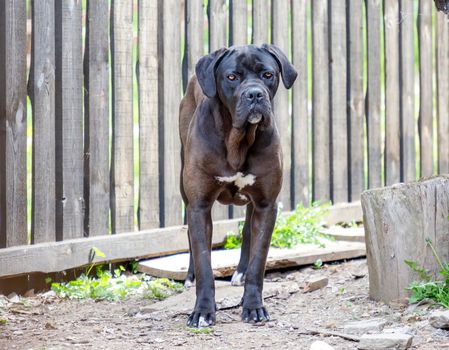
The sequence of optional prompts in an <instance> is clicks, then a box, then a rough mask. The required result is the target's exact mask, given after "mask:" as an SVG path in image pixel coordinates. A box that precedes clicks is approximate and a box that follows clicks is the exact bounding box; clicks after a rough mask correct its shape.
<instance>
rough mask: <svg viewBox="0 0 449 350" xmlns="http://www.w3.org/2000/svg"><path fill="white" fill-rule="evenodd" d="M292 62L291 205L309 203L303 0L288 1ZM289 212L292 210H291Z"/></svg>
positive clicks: (305, 9) (306, 48) (305, 48)
mask: <svg viewBox="0 0 449 350" xmlns="http://www.w3.org/2000/svg"><path fill="white" fill-rule="evenodd" d="M291 11H292V61H293V65H294V66H295V67H296V69H298V71H299V75H298V78H297V79H296V82H295V84H294V85H293V92H292V96H293V101H292V102H293V105H292V138H293V145H292V147H293V159H292V162H293V184H292V192H293V204H294V205H297V204H298V203H303V205H304V206H308V205H309V203H310V191H309V164H310V162H309V111H308V72H307V67H308V65H307V52H308V45H307V0H298V1H293V2H292V10H291ZM292 209H293V208H292Z"/></svg>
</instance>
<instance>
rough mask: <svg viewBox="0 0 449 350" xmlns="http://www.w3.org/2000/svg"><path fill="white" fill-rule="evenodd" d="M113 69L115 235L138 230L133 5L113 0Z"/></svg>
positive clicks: (113, 227) (112, 165) (112, 168)
mask: <svg viewBox="0 0 449 350" xmlns="http://www.w3.org/2000/svg"><path fill="white" fill-rule="evenodd" d="M111 11H112V13H111V65H112V155H111V219H112V233H120V232H126V231H132V230H133V229H134V169H133V167H134V154H133V67H132V47H133V32H132V30H133V27H132V25H133V23H132V21H133V2H132V0H120V1H117V0H113V1H112V9H111Z"/></svg>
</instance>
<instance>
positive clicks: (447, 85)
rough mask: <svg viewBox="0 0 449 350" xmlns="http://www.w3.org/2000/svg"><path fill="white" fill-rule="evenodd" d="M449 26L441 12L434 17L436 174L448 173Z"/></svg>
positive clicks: (446, 18) (445, 16)
mask: <svg viewBox="0 0 449 350" xmlns="http://www.w3.org/2000/svg"><path fill="white" fill-rule="evenodd" d="M448 31H449V26H448V17H447V15H445V14H444V13H443V12H438V13H437V15H436V76H437V124H438V147H437V149H438V173H439V174H443V173H448V172H449V137H448V135H449V56H448V52H449V32H448Z"/></svg>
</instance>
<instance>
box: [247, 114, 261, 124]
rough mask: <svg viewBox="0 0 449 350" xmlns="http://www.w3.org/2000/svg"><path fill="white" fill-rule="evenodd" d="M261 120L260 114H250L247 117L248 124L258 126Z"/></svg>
mask: <svg viewBox="0 0 449 350" xmlns="http://www.w3.org/2000/svg"><path fill="white" fill-rule="evenodd" d="M262 120H263V114H262V113H252V114H250V115H249V117H248V123H250V124H258V123H260V122H261V121H262Z"/></svg>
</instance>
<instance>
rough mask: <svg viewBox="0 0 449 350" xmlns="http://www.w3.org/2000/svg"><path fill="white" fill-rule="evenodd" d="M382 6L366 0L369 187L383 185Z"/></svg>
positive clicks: (375, 1) (374, 1)
mask: <svg viewBox="0 0 449 350" xmlns="http://www.w3.org/2000/svg"><path fill="white" fill-rule="evenodd" d="M380 8H381V2H380V1H379V0H366V17H367V18H366V26H367V28H366V29H367V35H366V37H367V38H366V40H367V42H366V46H367V93H366V95H367V96H366V101H365V102H366V107H365V110H366V127H367V136H368V138H367V144H368V188H373V187H380V186H382V170H381V167H382V156H381V154H382V151H381V149H382V145H381V135H380V91H381V90H380V89H381V87H380V74H381V72H380Z"/></svg>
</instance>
